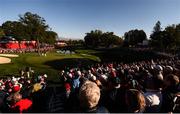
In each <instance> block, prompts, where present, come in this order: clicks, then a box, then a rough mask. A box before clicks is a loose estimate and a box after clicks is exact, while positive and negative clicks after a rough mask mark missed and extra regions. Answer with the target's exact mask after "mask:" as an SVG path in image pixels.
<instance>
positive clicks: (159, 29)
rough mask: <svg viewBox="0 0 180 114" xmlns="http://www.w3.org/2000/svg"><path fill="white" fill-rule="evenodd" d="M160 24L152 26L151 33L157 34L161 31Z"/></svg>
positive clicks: (158, 22)
mask: <svg viewBox="0 0 180 114" xmlns="http://www.w3.org/2000/svg"><path fill="white" fill-rule="evenodd" d="M161 29H162V28H161V22H160V21H157V23H156V25H155V26H154V28H153V33H158V32H160V31H161Z"/></svg>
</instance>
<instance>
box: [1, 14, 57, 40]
mask: <svg viewBox="0 0 180 114" xmlns="http://www.w3.org/2000/svg"><path fill="white" fill-rule="evenodd" d="M4 36H11V37H13V38H15V39H16V40H18V41H22V40H38V41H39V42H43V43H48V44H54V43H55V41H56V38H57V37H58V35H57V33H56V32H54V31H52V30H51V28H50V27H49V26H48V24H46V20H45V19H44V18H43V17H41V16H39V15H38V14H33V13H31V12H26V13H25V14H23V15H19V19H18V20H17V21H6V22H4V23H3V24H2V25H1V26H0V37H1V38H2V37H4Z"/></svg>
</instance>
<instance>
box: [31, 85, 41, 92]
mask: <svg viewBox="0 0 180 114" xmlns="http://www.w3.org/2000/svg"><path fill="white" fill-rule="evenodd" d="M41 88H42V85H41V84H40V83H36V84H34V85H33V90H32V92H37V91H39V90H40V89H41Z"/></svg>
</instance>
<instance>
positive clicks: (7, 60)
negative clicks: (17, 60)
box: [0, 57, 11, 64]
mask: <svg viewBox="0 0 180 114" xmlns="http://www.w3.org/2000/svg"><path fill="white" fill-rule="evenodd" d="M7 63H11V59H10V58H6V57H0V64H7Z"/></svg>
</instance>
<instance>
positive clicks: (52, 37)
mask: <svg viewBox="0 0 180 114" xmlns="http://www.w3.org/2000/svg"><path fill="white" fill-rule="evenodd" d="M3 36H11V37H14V38H16V40H18V41H21V40H37V41H39V42H43V43H48V44H54V43H55V41H56V39H57V38H58V35H57V33H56V32H54V31H52V30H51V28H50V27H49V25H48V24H47V23H46V20H45V19H44V18H43V17H41V16H39V15H38V14H33V13H31V12H26V13H25V14H23V15H19V19H18V20H17V21H6V22H4V23H3V24H2V25H1V26H0V38H2V37H3ZM144 40H148V41H149V46H150V47H154V48H158V49H177V48H179V46H180V24H177V25H175V24H172V25H168V26H167V27H165V29H164V30H163V29H162V28H161V22H160V21H158V22H157V23H156V24H155V26H154V28H153V31H152V34H151V35H150V38H149V39H147V35H146V33H145V32H144V30H138V29H134V30H129V31H128V32H125V33H124V36H122V37H120V36H118V35H115V34H114V33H113V32H103V31H101V30H92V31H90V32H88V33H86V35H85V37H84V41H82V40H80V41H74V40H70V41H68V42H67V44H68V45H73V46H74V45H76V44H77V45H83V46H84V45H85V46H86V47H94V48H96V47H111V46H114V45H116V46H119V45H122V46H128V47H129V46H137V45H138V44H142V43H143V41H144Z"/></svg>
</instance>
